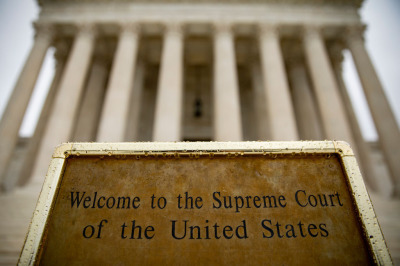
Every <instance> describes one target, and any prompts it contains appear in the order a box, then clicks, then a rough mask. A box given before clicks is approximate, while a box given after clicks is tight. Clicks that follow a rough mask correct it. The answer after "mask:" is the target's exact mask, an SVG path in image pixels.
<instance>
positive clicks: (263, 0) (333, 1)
mask: <svg viewBox="0 0 400 266" xmlns="http://www.w3.org/2000/svg"><path fill="white" fill-rule="evenodd" d="M363 1H364V0H37V2H38V3H39V5H40V6H44V5H47V4H53V3H99V2H102V3H115V2H119V3H165V4H168V3H193V4H197V3H222V4H240V3H242V4H254V3H256V4H269V3H271V4H294V5H304V4H311V5H335V6H337V5H339V6H343V5H344V6H354V7H360V6H361V4H362V3H363Z"/></svg>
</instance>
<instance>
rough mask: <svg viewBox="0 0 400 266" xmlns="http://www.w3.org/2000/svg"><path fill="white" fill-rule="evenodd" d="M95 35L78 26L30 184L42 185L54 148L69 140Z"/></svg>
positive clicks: (93, 31)
mask: <svg viewBox="0 0 400 266" xmlns="http://www.w3.org/2000/svg"><path fill="white" fill-rule="evenodd" d="M95 35H96V34H95V29H94V27H93V25H80V26H79V32H78V33H77V36H76V37H75V40H74V43H73V46H72V50H71V52H70V54H69V57H68V61H67V64H66V66H65V70H64V73H63V76H62V78H61V81H60V87H59V88H58V90H59V92H58V94H57V97H56V99H55V102H54V108H53V111H52V113H51V116H50V119H49V123H48V125H47V127H46V131H45V134H44V137H43V140H42V143H41V145H40V150H39V154H38V156H37V157H38V158H37V161H36V164H35V167H34V171H33V178H32V179H31V180H32V181H31V182H32V183H34V184H41V183H42V182H43V180H44V177H45V174H46V171H47V169H48V165H49V163H50V160H51V155H52V154H53V152H54V149H55V147H56V146H57V145H59V144H61V143H63V142H67V141H69V140H70V139H71V135H72V130H73V126H74V122H75V118H76V116H77V112H78V106H79V102H80V98H81V95H82V91H83V87H84V83H85V78H86V75H87V72H88V70H89V64H90V61H91V57H92V52H93V48H94V44H95Z"/></svg>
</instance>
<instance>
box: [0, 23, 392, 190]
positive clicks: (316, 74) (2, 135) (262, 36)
mask: <svg viewBox="0 0 400 266" xmlns="http://www.w3.org/2000/svg"><path fill="white" fill-rule="evenodd" d="M234 26H235V25H232V24H229V23H217V24H215V25H211V28H212V33H210V35H211V36H212V42H213V44H212V47H213V48H212V49H213V62H212V66H213V75H212V76H213V86H212V93H213V97H212V98H213V108H214V112H213V122H214V123H213V130H214V133H213V137H212V139H213V140H216V141H241V140H243V132H242V120H243V117H242V116H241V110H240V108H241V106H240V94H239V84H238V73H237V71H238V70H237V62H236V56H235V34H236V33H235V31H234ZM75 27H76V34H75V35H74V36H73V42H72V45H71V47H70V49H66V48H65V47H63V46H65V43H63V42H61V44H57V42H56V40H57V41H58V42H59V41H60V39H61V40H62V38H61V37H62V36H59V34H58V33H57V31H56V30H55V29H56V28H55V27H52V26H51V25H47V24H45V25H42V24H38V27H37V34H36V37H35V42H34V45H33V47H32V50H31V52H30V54H29V56H28V58H27V60H26V63H25V65H24V68H23V70H22V72H21V74H20V76H19V79H18V81H17V83H16V85H15V89H14V91H13V93H12V96H11V98H10V100H9V103H8V105H7V107H6V109H5V113H4V115H3V118H2V121H1V123H0V150H1V153H0V171H1V173H0V174H1V182H2V186H3V188H5V189H9V188H11V187H12V186H14V184H16V183H20V184H21V183H24V182H27V180H29V178H28V177H29V176H31V177H32V178H31V179H30V180H29V182H37V183H41V182H43V178H44V175H45V173H46V170H47V167H48V164H49V161H50V158H51V154H52V152H53V150H54V148H55V146H56V145H58V144H60V143H62V142H67V141H74V140H80V141H100V142H103V141H104V142H120V141H127V135H129V136H131V138H130V139H129V140H131V141H135V137H134V136H136V133H135V132H132V128H134V129H135V128H136V129H137V128H138V127H140V121H139V118H138V115H137V113H138V112H139V111H138V110H139V107H138V106H140V104H141V102H140V100H138V99H140V95H141V93H142V92H141V90H142V87H143V86H141V85H140V83H142V82H143V76H142V77H141V75H140V74H138V73H141V71H143V70H142V69H143V66H142V64H141V63H140V60H138V58H139V57H140V54H139V48H140V40H141V38H142V35H143V32H142V30H141V29H142V27H143V24H140V23H125V24H122V25H119V27H118V28H119V31H118V37H117V39H118V40H117V45H116V48H115V52H114V54H113V56H112V60H111V61H112V63H111V66H109V65H107V61H106V60H104V58H103V56H101V47H100V45H99V44H98V43H97V39H98V37H99V36H100V35H101V34H102V31H101V30H99V28H101V27H100V26H98V25H94V24H79V25H75ZM254 27H255V28H256V32H257V34H255V40H256V42H257V47H258V55H259V58H258V61H259V64H254V65H253V66H252V73H253V74H254V75H253V91H254V95H255V96H254V99H255V101H254V104H255V108H254V110H256V112H255V114H254V117H255V120H256V121H257V135H258V137H259V139H263V140H266V139H269V140H299V139H335V140H346V141H348V142H349V143H350V144H351V145H352V146H353V147H354V148H355V150H356V151H358V155H359V159H360V161H361V164H362V165H365V167H364V176H368V177H367V180H374V177H373V176H374V173H373V171H372V170H371V169H370V168H368V166H370V165H371V163H370V158H369V152H367V149H366V148H365V143H364V142H363V140H362V136H361V134H360V131H359V128H358V127H357V125H355V124H356V121H355V118H354V113H352V108H351V106H350V105H351V104H350V102H349V100H348V96H347V95H346V90H345V89H344V83H343V82H342V81H341V78H340V62H339V65H337V62H332V60H331V59H330V51H329V50H328V47H327V44H326V40H325V37H324V34H323V31H322V29H323V28H321V27H316V26H308V25H304V26H302V30H301V31H300V32H297V34H298V38H299V39H300V41H301V42H300V44H299V45H300V46H301V47H302V51H303V52H302V57H303V58H304V60H301V61H297V60H295V61H293V62H287V61H285V59H284V54H283V51H282V47H281V35H280V33H281V30H280V29H281V28H282V27H283V26H281V25H276V24H265V23H264V24H260V25H254ZM185 34H186V33H185V25H183V24H179V23H171V24H167V25H165V27H164V31H163V41H162V54H161V60H160V68H159V69H160V71H159V77H158V88H157V95H156V103H155V116H154V126H153V132H152V136H153V137H152V138H153V141H179V140H182V112H183V108H182V102H183V101H184V85H183V79H184V45H185V37H186V36H185ZM338 39H339V41H340V42H343V43H344V44H345V46H347V47H348V48H349V50H350V51H351V54H352V56H353V58H354V62H355V64H356V67H357V70H358V74H359V77H360V80H361V82H362V85H363V88H364V92H365V95H366V98H367V101H368V104H369V107H370V110H371V113H372V116H373V119H374V122H375V125H376V128H377V131H378V135H379V142H380V145H381V148H382V151H383V154H384V156H385V159H386V162H387V164H388V168H389V169H390V172H391V176H392V180H393V183H394V186H395V193H396V194H397V195H399V194H400V164H398V163H397V159H398V158H400V154H399V153H400V132H399V129H398V126H397V124H396V120H395V118H394V115H393V113H392V111H391V109H390V106H389V104H388V102H387V99H386V97H385V95H384V92H383V89H382V86H381V84H380V82H379V79H378V77H377V74H376V72H375V70H374V68H373V65H372V63H371V60H370V58H369V56H368V53H367V52H366V49H365V46H364V43H363V37H362V29H360V27H358V26H354V27H350V28H345V30H343V33H342V34H341V35H340V36H339V37H338ZM52 45H54V46H55V47H56V49H57V52H56V55H57V67H56V71H55V76H54V80H53V83H52V86H51V88H50V90H49V94H48V96H47V100H46V102H45V104H44V107H43V110H42V115H41V117H40V119H39V122H38V126H37V128H36V131H35V133H34V135H33V137H32V138H31V141H30V144H29V145H28V148H27V150H28V151H27V153H26V154H27V155H26V158H27V159H26V164H25V165H24V167H23V168H24V169H23V170H24V171H22V172H21V177H12V178H5V172H6V170H7V166H8V165H9V164H10V160H11V158H12V154H13V151H14V149H15V146H16V143H17V141H18V131H19V128H20V125H21V123H22V120H23V117H24V114H25V111H26V107H27V105H28V103H29V100H30V96H31V94H32V91H33V89H34V86H35V83H36V80H37V77H38V75H39V71H40V68H41V65H42V62H43V60H44V57H45V55H46V52H47V50H48V48H49V47H50V46H52ZM67 50H69V52H63V51H67ZM99 51H100V52H99ZM99 53H100V55H99ZM257 73H258V74H257ZM102 87H105V88H106V89H105V90H101V89H100V88H102ZM261 97H264V100H263V101H260V98H261ZM132 101H134V102H135V104H133V103H132ZM260 105H263V106H260ZM295 107H296V108H295ZM80 112H84V113H85V114H86V115H85V116H80V115H79V113H80ZM132 113H133V114H136V118H135V119H129V118H132ZM97 125H98V126H97ZM127 125H129V128H130V129H127ZM132 136H133V137H132ZM363 145H364V146H363ZM28 161H29V163H28ZM375 178H376V177H375ZM370 185H371V186H376V184H375V185H374V181H371V182H370Z"/></svg>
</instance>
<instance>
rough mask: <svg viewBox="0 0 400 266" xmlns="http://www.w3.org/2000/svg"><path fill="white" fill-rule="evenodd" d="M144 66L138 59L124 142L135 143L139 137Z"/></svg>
mask: <svg viewBox="0 0 400 266" xmlns="http://www.w3.org/2000/svg"><path fill="white" fill-rule="evenodd" d="M144 71H145V66H144V62H143V60H141V59H139V60H138V64H137V67H136V73H135V80H134V82H133V87H132V90H133V91H132V95H131V99H130V108H129V109H130V110H129V118H128V121H127V126H126V133H125V140H124V141H137V140H138V136H139V125H140V124H139V118H140V110H141V108H142V105H143V104H142V101H143V98H142V92H143V86H144V77H145V73H144Z"/></svg>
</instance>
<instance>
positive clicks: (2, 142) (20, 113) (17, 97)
mask: <svg viewBox="0 0 400 266" xmlns="http://www.w3.org/2000/svg"><path fill="white" fill-rule="evenodd" d="M36 27H37V29H36V36H35V41H34V44H33V47H32V48H31V51H30V53H29V56H28V58H27V60H26V61H25V65H24V67H23V68H22V71H21V74H20V75H19V78H18V80H17V83H16V84H15V87H14V90H13V92H12V94H11V97H10V99H9V101H8V104H7V106H6V108H5V110H4V113H3V117H2V120H1V122H0V150H1V152H0V184H2V183H3V179H4V178H5V174H6V172H7V166H8V165H9V163H10V159H11V157H12V154H13V151H14V148H15V146H16V145H17V142H18V138H19V134H18V133H19V129H20V126H21V123H22V120H23V118H24V115H25V111H26V108H27V107H28V103H29V100H30V98H31V95H32V91H33V89H34V87H35V84H36V80H37V78H38V76H39V72H40V69H41V66H42V63H43V60H44V57H45V56H46V52H47V50H48V48H49V46H50V44H51V42H52V36H53V31H52V27H51V26H50V25H43V24H38V25H36Z"/></svg>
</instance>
